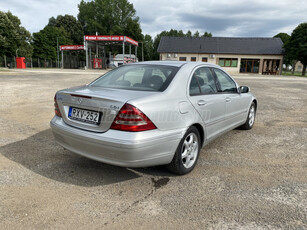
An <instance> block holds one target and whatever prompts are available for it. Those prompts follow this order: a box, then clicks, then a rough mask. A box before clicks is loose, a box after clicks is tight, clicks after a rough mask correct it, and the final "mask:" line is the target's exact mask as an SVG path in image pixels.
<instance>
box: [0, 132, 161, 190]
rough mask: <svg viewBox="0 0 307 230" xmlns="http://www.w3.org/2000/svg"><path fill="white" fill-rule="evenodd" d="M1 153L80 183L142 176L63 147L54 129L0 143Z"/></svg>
mask: <svg viewBox="0 0 307 230" xmlns="http://www.w3.org/2000/svg"><path fill="white" fill-rule="evenodd" d="M0 153H1V154H2V155H3V156H5V157H7V158H8V159H10V160H12V161H15V162H17V163H18V164H21V165H22V166H24V167H26V168H28V169H29V170H31V171H33V172H35V173H37V174H39V175H41V176H44V177H47V178H50V179H52V180H56V181H59V182H63V183H68V184H74V185H78V186H84V187H93V186H101V185H107V184H113V183H118V182H122V181H126V180H131V179H135V178H138V177H140V175H138V174H137V173H135V172H133V170H130V169H127V168H121V167H116V166H111V165H107V164H103V163H100V162H96V161H93V160H90V159H87V158H84V157H81V156H78V155H76V154H73V153H71V152H70V151H68V150H64V149H63V148H62V147H60V146H59V145H58V144H57V143H56V142H55V140H54V138H53V135H52V132H51V129H48V130H45V131H42V132H39V133H37V134H35V135H33V136H31V137H29V138H27V139H25V140H21V141H17V142H14V143H11V144H8V145H5V146H3V147H0ZM144 170H145V171H147V170H146V169H144ZM153 171H155V170H153Z"/></svg>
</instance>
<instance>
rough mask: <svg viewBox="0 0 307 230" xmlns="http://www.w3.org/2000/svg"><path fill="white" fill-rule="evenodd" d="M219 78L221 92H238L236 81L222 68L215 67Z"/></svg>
mask: <svg viewBox="0 0 307 230" xmlns="http://www.w3.org/2000/svg"><path fill="white" fill-rule="evenodd" d="M213 71H214V72H215V75H216V77H217V80H218V81H219V83H220V87H221V92H233V93H237V85H236V83H235V82H234V81H233V80H232V79H231V78H230V77H229V76H228V75H227V74H226V73H225V72H224V71H222V70H220V69H215V68H214V69H213Z"/></svg>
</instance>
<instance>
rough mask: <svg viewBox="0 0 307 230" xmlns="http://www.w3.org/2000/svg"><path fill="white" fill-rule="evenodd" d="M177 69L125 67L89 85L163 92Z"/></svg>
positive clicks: (139, 66) (166, 67) (152, 66)
mask: <svg viewBox="0 0 307 230" xmlns="http://www.w3.org/2000/svg"><path fill="white" fill-rule="evenodd" d="M178 70H179V67H174V66H160V65H125V66H121V67H119V68H116V69H114V70H112V71H110V72H108V73H106V74H105V75H103V76H101V77H100V78H98V79H97V80H95V81H94V82H92V83H91V84H90V86H93V87H105V88H113V89H127V90H143V91H164V90H165V89H166V88H167V87H168V85H169V84H170V82H171V81H172V79H173V78H174V76H175V74H176V73H177V71H178Z"/></svg>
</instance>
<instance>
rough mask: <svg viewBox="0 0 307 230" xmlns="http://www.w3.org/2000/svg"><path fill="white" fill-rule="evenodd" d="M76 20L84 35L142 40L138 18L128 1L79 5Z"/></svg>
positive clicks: (95, 2) (95, 0)
mask: <svg viewBox="0 0 307 230" xmlns="http://www.w3.org/2000/svg"><path fill="white" fill-rule="evenodd" d="M78 7H79V14H78V20H79V21H80V23H81V25H82V26H83V28H84V33H85V34H96V32H97V33H98V34H101V35H127V36H129V37H131V38H133V39H135V40H140V39H142V38H143V35H142V30H141V27H140V22H139V18H138V17H136V11H135V9H134V7H133V4H131V3H129V1H128V0H93V1H90V2H85V1H84V0H82V1H81V2H80V4H79V6H78Z"/></svg>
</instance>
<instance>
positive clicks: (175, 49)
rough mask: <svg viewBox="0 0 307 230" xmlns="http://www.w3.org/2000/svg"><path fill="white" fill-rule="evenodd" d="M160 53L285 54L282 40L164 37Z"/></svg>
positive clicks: (160, 45)
mask: <svg viewBox="0 0 307 230" xmlns="http://www.w3.org/2000/svg"><path fill="white" fill-rule="evenodd" d="M158 52H159V53H209V54H258V55H261V54H271V55H273V54H277V55H278V54H279V55H281V54H283V42H282V41H281V39H280V38H240V37H200V38H187V37H162V38H161V40H160V43H159V47H158Z"/></svg>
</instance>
